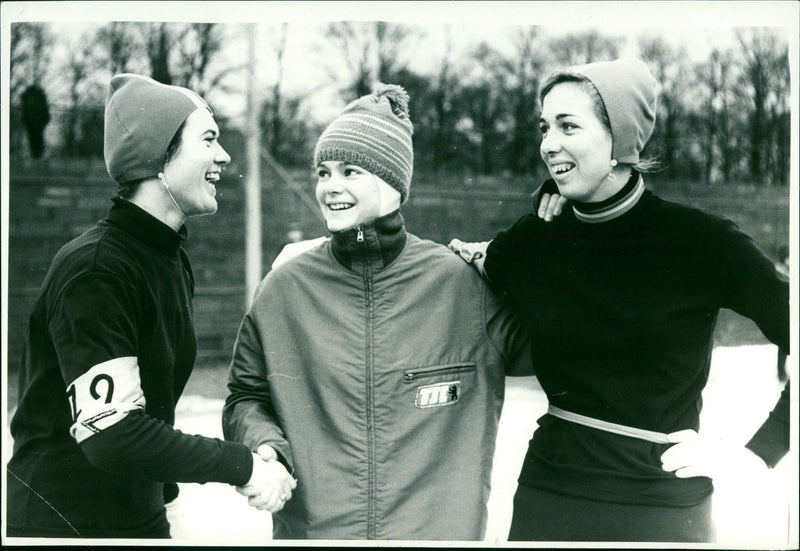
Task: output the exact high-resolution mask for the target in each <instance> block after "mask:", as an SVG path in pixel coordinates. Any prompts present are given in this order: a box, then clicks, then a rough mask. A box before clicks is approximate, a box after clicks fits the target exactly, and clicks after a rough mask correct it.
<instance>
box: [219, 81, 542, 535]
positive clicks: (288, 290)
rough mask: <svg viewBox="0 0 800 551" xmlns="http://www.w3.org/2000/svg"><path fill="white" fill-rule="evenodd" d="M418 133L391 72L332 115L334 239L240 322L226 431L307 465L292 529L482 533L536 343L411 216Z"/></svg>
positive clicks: (282, 271) (321, 155)
mask: <svg viewBox="0 0 800 551" xmlns="http://www.w3.org/2000/svg"><path fill="white" fill-rule="evenodd" d="M411 134H412V125H411V121H410V120H409V116H408V96H407V95H406V93H405V91H403V89H402V88H400V87H399V86H390V85H379V86H378V87H377V88H376V89H375V91H374V92H373V93H372V94H370V95H368V96H364V97H362V98H360V99H358V100H356V101H354V102H353V103H351V104H350V105H348V106H347V107H346V108H345V109H344V112H343V113H342V114H341V115H340V116H339V117H338V118H336V119H335V120H334V121H333V122H332V123H331V124H330V126H328V128H327V129H326V130H325V131H324V132H323V134H322V136H321V137H320V138H319V141H318V142H317V146H316V150H315V153H314V166H316V168H317V187H316V196H317V201H318V203H319V207H320V209H321V210H322V213H323V215H324V218H325V221H326V223H327V226H328V230H329V231H330V232H331V234H332V237H331V239H329V240H324V241H323V242H322V243H319V244H317V245H316V247H314V248H312V249H311V250H310V251H308V252H305V253H304V254H301V255H298V256H295V257H294V258H292V259H291V260H289V261H287V262H285V263H283V264H281V265H280V266H278V267H276V268H274V269H273V270H272V271H271V272H270V273H269V274H267V276H266V278H265V279H264V281H263V282H262V283H261V285H260V286H259V288H258V290H257V292H256V295H255V298H254V300H253V304H252V307H251V309H250V311H249V312H248V313H247V314H246V316H245V318H244V320H243V322H242V325H241V328H240V330H239V335H238V338H237V342H236V345H235V348H234V354H233V361H232V364H231V370H230V375H229V379H228V388H229V390H230V395H229V397H228V398H227V400H226V403H225V407H224V409H223V429H224V433H225V436H226V438H228V439H231V440H235V441H238V442H243V443H245V444H246V445H247V446H249V447H250V449H252V450H257V451H258V452H259V453H262V454H269V455H270V456H271V455H272V454H275V453H277V454H278V456H279V457H280V458H281V460H283V461H285V462H286V463H287V464H290V465H291V466H292V468H293V474H294V475H295V476H296V478H297V480H298V485H297V489H296V491H295V493H294V497H293V498H292V500H291V501H289V502H288V503H287V504H286V507H285V508H284V509H283V510H282V511H280V512H279V513H276V514H275V515H273V523H274V531H275V537H276V538H292V539H300V538H303V539H305V538H313V539H361V540H368V539H381V540H387V539H391V540H412V539H413V540H478V539H481V538H482V537H483V534H484V531H485V528H486V520H487V510H486V503H487V499H488V497H489V484H490V478H491V470H492V456H493V453H494V446H495V438H496V435H497V424H498V420H499V416H500V409H501V405H502V400H503V392H504V380H505V375H506V374H507V373H510V374H530V373H531V371H530V362H529V360H530V352H529V351H528V346H527V342H528V341H527V336H526V333H525V331H524V330H523V329H522V328H521V326H520V324H519V323H518V322H517V321H516V320H515V318H514V317H512V316H511V315H509V312H508V311H507V310H506V309H504V308H502V307H501V305H500V304H499V303H498V302H497V300H496V299H495V297H493V296H492V294H491V292H490V290H489V288H488V285H486V283H485V282H484V281H483V280H482V279H481V278H480V276H479V275H478V274H477V273H476V272H475V271H474V270H472V269H471V268H469V266H467V265H466V264H465V263H463V262H462V261H461V260H459V259H458V258H456V257H455V256H454V255H453V254H452V253H451V252H450V251H449V250H448V249H447V248H446V247H444V246H442V245H438V244H436V243H432V242H430V241H425V240H422V239H420V238H418V237H416V236H414V235H412V234H411V233H408V232H407V231H406V228H405V225H404V221H403V216H402V215H401V213H400V206H401V204H402V203H403V202H404V201H405V200H406V199H407V197H408V194H409V186H410V183H411V174H412V167H413V150H412V141H411Z"/></svg>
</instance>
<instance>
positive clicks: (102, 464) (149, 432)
mask: <svg viewBox="0 0 800 551" xmlns="http://www.w3.org/2000/svg"><path fill="white" fill-rule="evenodd" d="M138 308H139V307H138V303H137V299H136V293H135V290H134V289H133V288H132V287H131V285H129V284H128V283H126V281H125V280H124V279H123V278H120V277H118V276H116V275H113V274H108V273H90V274H86V275H84V276H81V277H79V278H76V279H74V280H73V281H72V282H71V283H70V284H69V285H67V286H66V287H65V289H64V290H63V291H62V292H61V293H60V296H59V297H58V299H57V300H56V301H55V305H54V307H53V308H52V313H51V316H50V320H49V329H50V332H51V335H52V337H53V345H54V348H55V350H56V353H57V355H58V359H59V367H60V369H61V373H62V377H63V378H64V381H65V382H66V383H67V384H68V385H70V384H71V383H73V381H75V380H76V379H78V378H79V377H81V376H82V375H84V374H85V373H86V372H87V370H89V369H90V368H92V366H95V365H97V364H100V363H102V362H105V361H107V360H109V359H114V358H120V357H128V356H130V357H135V356H136V355H137V354H136V351H137V348H138V339H139V334H138V326H139V321H138V320H139V313H138ZM75 415H77V413H76V414H75ZM79 445H80V447H81V450H82V451H83V453H84V454H85V455H86V458H87V459H88V460H89V462H90V463H91V464H92V465H94V466H95V467H96V468H98V469H100V470H104V471H108V472H113V473H116V474H124V475H129V476H136V477H141V478H145V479H149V480H158V481H161V482H200V483H203V482H224V483H228V484H234V485H242V484H245V483H246V482H247V481H248V480H249V479H250V476H251V474H252V469H253V457H252V454H251V453H250V451H249V450H248V449H247V448H246V447H245V446H242V445H241V444H233V443H226V442H223V441H222V440H220V439H216V438H207V437H203V436H193V435H188V434H184V433H182V432H180V431H179V430H176V429H175V428H173V427H172V426H171V425H170V424H168V423H165V422H163V421H161V420H159V419H157V418H155V417H153V416H150V415H148V414H146V413H144V412H143V411H141V410H140V409H138V408H137V409H134V410H132V411H130V412H129V413H127V415H124V416H123V417H122V418H121V419H120V420H119V421H116V422H115V423H113V424H111V425H110V426H107V427H105V428H103V429H102V430H99V431H98V432H97V433H96V434H93V435H91V436H89V437H88V438H86V439H82V440H79Z"/></svg>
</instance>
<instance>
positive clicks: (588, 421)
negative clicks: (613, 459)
mask: <svg viewBox="0 0 800 551" xmlns="http://www.w3.org/2000/svg"><path fill="white" fill-rule="evenodd" d="M547 413H548V414H550V415H552V416H553V417H558V418H559V419H564V420H565V421H571V422H572V423H577V424H579V425H584V426H587V427H592V428H595V429H599V430H604V431H606V432H613V433H614V434H621V435H622V436H630V437H631V438H639V439H640V440H647V441H648V442H655V443H656V444H669V443H670V440H669V438H668V437H667V435H666V434H665V433H663V432H656V431H652V430H645V429H637V428H636V427H628V426H626V425H618V424H617V423H611V422H610V421H602V420H600V419H595V418H594V417H587V416H586V415H581V414H579V413H573V412H571V411H566V410H563V409H561V408H559V407H556V406H554V405H552V404H550V405H549V406H548V407H547Z"/></svg>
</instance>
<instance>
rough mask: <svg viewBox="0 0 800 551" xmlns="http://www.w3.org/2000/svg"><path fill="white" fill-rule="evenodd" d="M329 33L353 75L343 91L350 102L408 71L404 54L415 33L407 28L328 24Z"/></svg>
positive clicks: (378, 23) (348, 70)
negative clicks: (379, 83) (380, 82)
mask: <svg viewBox="0 0 800 551" xmlns="http://www.w3.org/2000/svg"><path fill="white" fill-rule="evenodd" d="M327 32H328V35H329V36H330V37H331V38H332V39H333V41H334V42H335V43H336V44H337V46H338V49H339V50H340V52H341V53H342V60H343V62H344V64H345V68H346V71H347V72H348V73H349V75H350V77H349V80H348V82H347V83H346V84H345V86H344V89H343V93H344V94H345V96H346V99H355V98H357V97H360V96H363V95H366V94H369V93H370V92H371V91H372V85H373V83H374V82H375V81H383V82H387V81H391V80H393V77H395V76H396V75H398V74H400V73H401V72H402V71H403V70H405V69H406V68H407V65H408V64H407V61H406V60H405V55H404V54H403V52H404V50H405V48H406V46H407V41H408V40H409V39H410V38H411V31H410V29H408V28H407V27H405V26H404V25H399V24H396V23H386V22H384V21H371V22H364V23H361V22H358V23H356V22H350V21H341V22H336V23H331V24H330V25H328V29H327Z"/></svg>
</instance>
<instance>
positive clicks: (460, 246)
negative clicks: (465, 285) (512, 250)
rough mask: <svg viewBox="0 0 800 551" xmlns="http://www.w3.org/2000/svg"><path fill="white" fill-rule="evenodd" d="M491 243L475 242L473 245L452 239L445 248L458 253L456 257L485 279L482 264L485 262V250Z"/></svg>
mask: <svg viewBox="0 0 800 551" xmlns="http://www.w3.org/2000/svg"><path fill="white" fill-rule="evenodd" d="M489 243H491V241H476V242H474V243H465V242H464V241H461V240H460V239H453V240H452V241H450V244H448V245H447V247H448V248H449V249H450V250H451V251H453V252H456V253H458V255H459V256H460V257H461V258H462V259H463V260H464V261H465V262H466V263H467V264H471V265H472V266H474V267H475V269H476V270H478V273H480V274H481V276H483V277H486V271H485V270H484V269H483V264H484V262H486V249H488V248H489Z"/></svg>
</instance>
